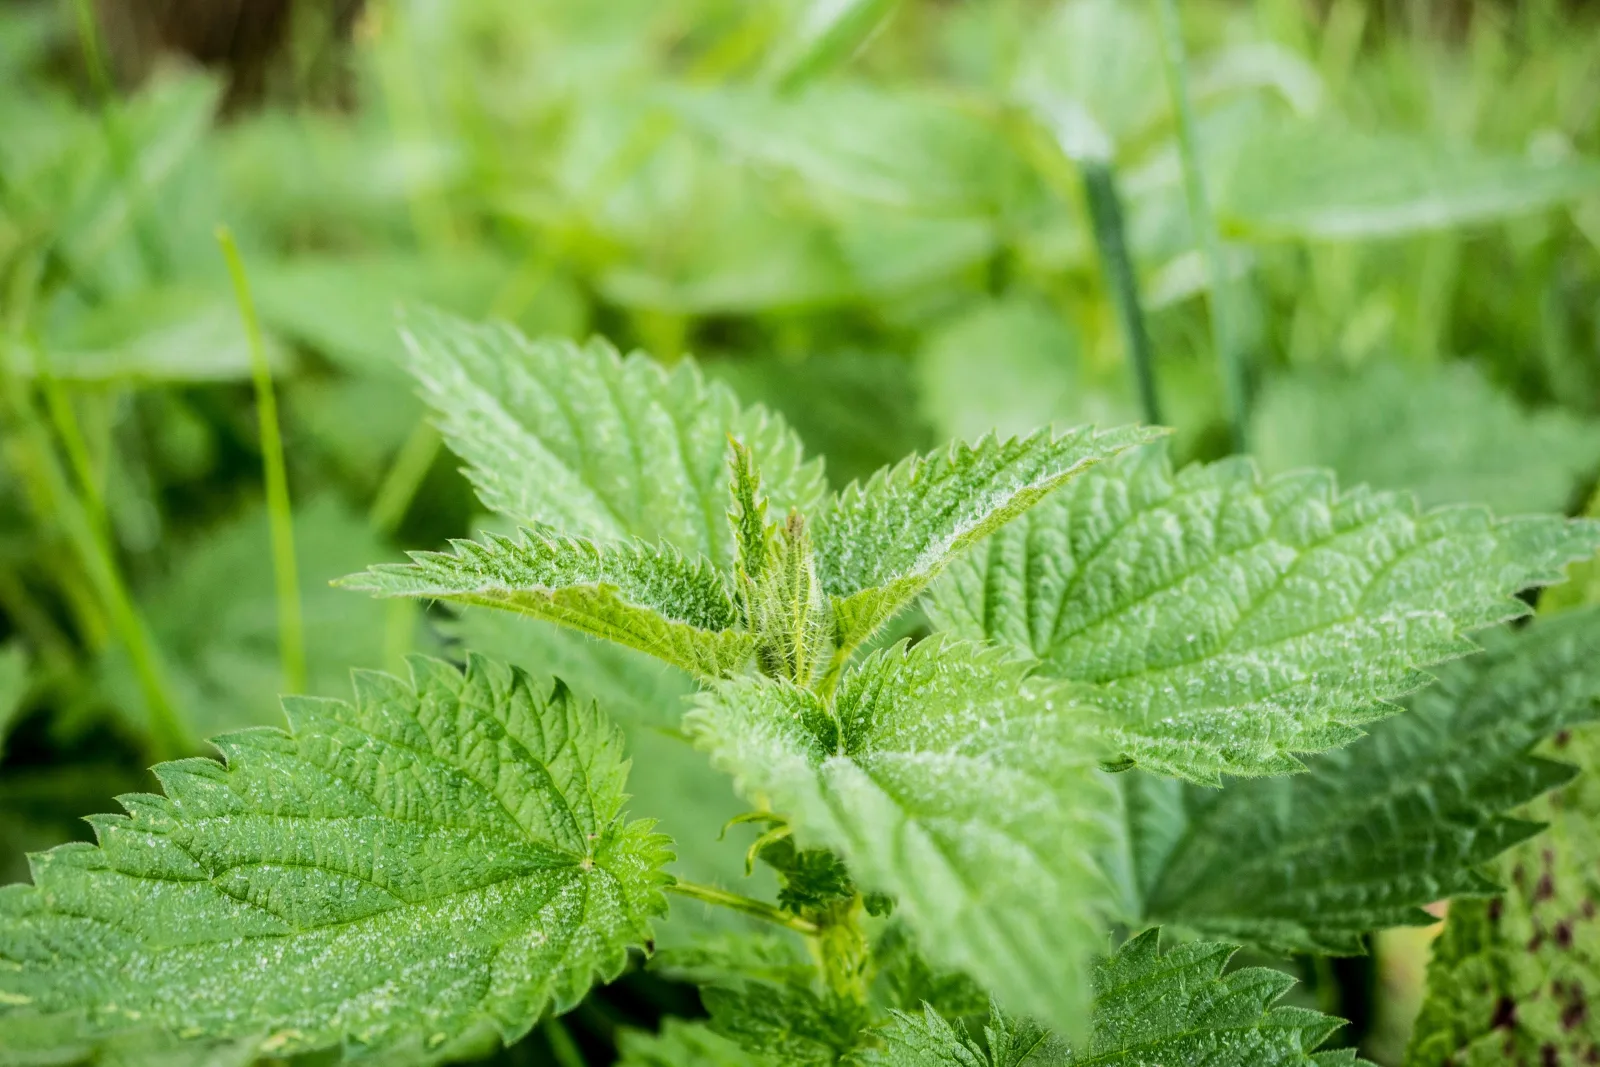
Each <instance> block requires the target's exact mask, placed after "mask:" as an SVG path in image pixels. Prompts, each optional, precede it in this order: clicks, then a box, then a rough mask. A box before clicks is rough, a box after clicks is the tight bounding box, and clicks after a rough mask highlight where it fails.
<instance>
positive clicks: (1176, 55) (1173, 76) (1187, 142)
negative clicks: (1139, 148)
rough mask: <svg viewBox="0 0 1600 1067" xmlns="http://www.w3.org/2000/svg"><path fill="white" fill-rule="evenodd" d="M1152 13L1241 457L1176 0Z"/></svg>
mask: <svg viewBox="0 0 1600 1067" xmlns="http://www.w3.org/2000/svg"><path fill="white" fill-rule="evenodd" d="M1156 8H1157V10H1158V12H1159V14H1160V17H1161V56H1162V60H1163V62H1164V64H1165V66H1166V73H1167V89H1168V91H1169V92H1170V93H1171V96H1172V110H1173V114H1174V116H1175V118H1176V120H1177V127H1178V153H1179V156H1180V158H1181V160H1182V164H1183V189H1184V196H1185V198H1186V199H1187V201H1188V205H1189V219H1190V223H1191V225H1193V226H1194V229H1195V236H1196V241H1197V243H1198V244H1199V246H1200V254H1201V255H1202V256H1203V257H1204V259H1205V262H1206V273H1207V275H1208V276H1209V279H1210V283H1211V286H1210V296H1209V306H1210V311H1211V347H1212V348H1213V349H1215V351H1216V356H1217V367H1218V370H1219V371H1220V373H1221V375H1222V394H1223V400H1224V403H1225V404H1226V406H1227V411H1228V425H1229V428H1230V430H1231V431H1232V435H1233V447H1234V450H1235V451H1238V452H1243V451H1244V450H1245V447H1246V444H1247V440H1246V429H1245V425H1246V419H1247V418H1248V414H1249V413H1248V410H1247V404H1248V402H1249V401H1248V398H1247V395H1246V386H1245V367H1244V353H1243V352H1241V351H1240V349H1239V337H1238V332H1237V328H1236V323H1235V319H1234V307H1233V299H1232V292H1231V289H1232V286H1231V283H1230V282H1229V279H1228V270H1227V264H1226V263H1225V262H1224V261H1223V258H1222V238H1221V237H1220V236H1219V235H1218V233H1217V220H1216V217H1215V216H1214V215H1213V214H1212V213H1211V201H1210V199H1209V198H1208V196H1207V193H1206V183H1205V175H1204V174H1202V173H1201V170H1200V156H1199V150H1198V148H1197V145H1196V138H1195V121H1194V106H1193V104H1192V103H1191V102H1190V99H1189V65H1188V59H1187V57H1186V56H1185V54H1184V48H1183V25H1182V23H1181V22H1180V21H1179V19H1178V2H1177V0H1156Z"/></svg>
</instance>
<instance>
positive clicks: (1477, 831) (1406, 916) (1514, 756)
mask: <svg viewBox="0 0 1600 1067" xmlns="http://www.w3.org/2000/svg"><path fill="white" fill-rule="evenodd" d="M1488 638H1489V639H1488V640H1487V641H1486V645H1487V651H1485V652H1483V653H1480V654H1479V655H1476V656H1471V657H1468V658H1467V659H1464V660H1461V661H1459V662H1456V663H1452V664H1449V665H1448V666H1447V667H1446V668H1445V669H1443V670H1441V671H1440V673H1439V681H1438V682H1436V683H1435V684H1434V685H1432V686H1430V687H1428V688H1427V689H1424V690H1422V691H1421V692H1420V693H1418V694H1416V695H1415V696H1414V697H1412V698H1411V699H1410V700H1409V701H1408V708H1407V710H1406V711H1405V713H1404V714H1401V715H1397V716H1395V717H1394V718H1392V719H1386V720H1384V721H1383V722H1381V723H1378V724H1377V725H1375V726H1374V727H1373V729H1372V735H1371V736H1370V737H1366V738H1363V739H1361V740H1360V741H1357V742H1356V743H1355V744H1353V745H1351V746H1349V747H1348V748H1344V749H1340V750H1338V751H1335V752H1329V753H1325V754H1323V755H1320V756H1317V757H1314V758H1312V759H1309V760H1307V761H1306V762H1307V771H1306V773H1304V774H1297V775H1291V776H1289V777H1286V778H1272V779H1259V780H1253V781H1251V780H1247V781H1239V782H1229V783H1227V785H1226V786H1225V787H1224V788H1223V789H1222V790H1221V791H1220V792H1217V791H1215V790H1207V789H1200V788H1196V787H1192V786H1191V787H1184V786H1182V785H1181V784H1179V783H1175V782H1163V781H1157V780H1154V779H1146V780H1143V781H1139V780H1136V779H1128V778H1122V779H1119V781H1122V782H1124V783H1125V789H1126V790H1129V791H1131V792H1134V793H1137V794H1140V795H1137V796H1130V797H1129V799H1128V805H1129V832H1130V834H1131V835H1132V836H1133V838H1134V840H1131V841H1130V842H1129V851H1128V856H1129V863H1130V866H1131V867H1132V868H1133V873H1134V877H1135V879H1136V881H1137V883H1138V889H1137V896H1138V897H1139V898H1141V899H1142V906H1141V908H1140V913H1141V914H1142V916H1143V917H1144V919H1145V921H1147V922H1168V923H1180V924H1183V925H1185V926H1187V927H1189V928H1191V929H1196V930H1200V931H1202V932H1204V933H1206V934H1208V935H1216V936H1224V937H1230V938H1237V939H1240V940H1244V941H1246V942H1249V943H1253V944H1257V945H1266V946H1270V947H1272V948H1275V949H1279V950H1282V951H1294V952H1321V953H1335V954H1355V953H1360V952H1363V951H1364V949H1363V947H1362V946H1363V942H1362V937H1363V935H1364V934H1365V933H1366V932H1367V931H1370V930H1375V929H1380V928H1382V927H1386V926H1396V925H1402V924H1405V925H1428V924H1430V923H1432V922H1434V921H1435V920H1434V919H1433V917H1432V916H1429V915H1427V914H1426V913H1424V912H1422V911H1421V908H1422V907H1423V906H1424V905H1426V904H1430V903H1432V902H1434V901H1436V900H1442V899H1445V898H1451V897H1464V896H1480V895H1483V894H1485V893H1493V892H1496V889H1495V887H1494V885H1493V883H1492V882H1489V881H1487V880H1486V879H1485V878H1484V877H1483V876H1482V875H1481V874H1479V873H1478V872H1479V870H1480V869H1481V868H1482V867H1483V865H1484V864H1486V863H1489V862H1490V861H1491V860H1493V859H1494V858H1495V857H1496V856H1497V855H1498V854H1499V853H1501V852H1503V851H1504V850H1505V849H1507V848H1509V847H1511V846H1512V845H1514V844H1517V843H1518V842H1520V841H1522V840H1524V839H1526V838H1528V837H1529V836H1531V835H1532V834H1534V833H1535V832H1536V831H1537V830H1538V829H1539V824H1538V823H1532V822H1528V821H1526V820H1524V819H1522V818H1520V817H1517V816H1516V815H1515V814H1514V813H1515V812H1517V810H1518V809H1519V808H1520V807H1521V806H1522V805H1523V804H1526V803H1527V802H1528V801H1530V800H1533V799H1535V798H1536V797H1537V796H1538V795H1539V794H1541V793H1543V792H1545V791H1547V790H1550V789H1553V788H1555V787H1556V786H1559V785H1562V784H1564V783H1565V782H1567V781H1568V780H1569V779H1570V778H1571V777H1572V775H1573V773H1574V770H1573V768H1572V767H1570V766H1568V765H1566V764H1561V763H1553V762H1550V761H1548V760H1545V759H1540V758H1536V757H1534V756H1532V755H1531V751H1532V749H1533V748H1534V746H1535V745H1537V744H1538V743H1539V742H1540V741H1542V740H1543V739H1544V738H1546V737H1549V736H1551V735H1554V734H1555V733H1557V732H1558V731H1561V730H1567V729H1571V728H1574V727H1576V726H1578V725H1580V724H1582V723H1585V722H1589V721H1591V720H1593V719H1594V718H1596V717H1597V716H1600V611H1597V610H1587V611H1583V612H1578V613H1573V614H1571V615H1568V616H1566V617H1558V618H1554V619H1550V620H1541V621H1539V622H1536V623H1534V624H1533V625H1531V626H1528V627H1526V628H1524V629H1522V630H1519V631H1516V632H1515V633H1507V632H1493V633H1491V634H1489V635H1488ZM1162 812H1164V815H1162V814H1161V813H1162Z"/></svg>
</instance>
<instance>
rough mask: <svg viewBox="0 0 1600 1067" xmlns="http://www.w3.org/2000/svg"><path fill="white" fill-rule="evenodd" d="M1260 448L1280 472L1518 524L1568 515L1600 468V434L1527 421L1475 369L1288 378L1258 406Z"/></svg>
mask: <svg viewBox="0 0 1600 1067" xmlns="http://www.w3.org/2000/svg"><path fill="white" fill-rule="evenodd" d="M1250 440H1251V442H1252V443H1253V445H1254V448H1255V450H1256V452H1257V454H1258V455H1260V457H1261V462H1262V465H1263V466H1264V467H1266V468H1267V470H1268V471H1269V473H1270V472H1274V471H1279V470H1291V469H1294V468H1297V467H1302V466H1311V465H1316V466H1327V467H1332V468H1333V469H1334V470H1336V471H1338V472H1339V475H1340V477H1342V478H1344V479H1345V480H1346V481H1350V482H1367V483H1370V484H1372V485H1374V486H1376V487H1377V488H1380V489H1408V490H1411V491H1413V492H1415V493H1416V494H1417V498H1418V499H1419V500H1420V501H1421V502H1422V503H1423V504H1424V505H1426V506H1433V505H1436V504H1458V503H1466V502H1471V503H1475V504H1485V505H1487V506H1489V507H1491V508H1494V509H1495V511H1497V512H1500V513H1502V514H1511V515H1516V514H1521V513H1523V512H1535V511H1562V510H1564V509H1566V508H1567V507H1568V506H1569V505H1570V504H1571V503H1572V502H1573V496H1574V490H1575V489H1577V488H1578V487H1579V486H1580V485H1582V484H1583V483H1584V482H1585V481H1587V480H1588V478H1589V477H1590V476H1591V475H1592V474H1593V473H1594V471H1595V469H1596V467H1600V426H1596V425H1595V424H1593V423H1591V422H1587V421H1584V420H1582V419H1579V418H1578V417H1576V416H1574V415H1572V414H1570V413H1569V412H1567V411H1564V410H1562V409H1559V408H1556V409H1551V410H1545V411H1524V410H1523V409H1522V407H1521V406H1520V405H1519V404H1518V403H1517V402H1516V400H1515V399H1513V398H1512V397H1511V396H1509V395H1507V394H1506V393H1505V392H1504V391H1502V390H1501V389H1500V388H1499V387H1497V386H1496V385H1495V384H1494V383H1493V382H1491V381H1489V380H1488V379H1487V378H1486V377H1485V376H1484V374H1483V372H1482V371H1480V370H1479V369H1478V367H1477V366H1476V365H1475V364H1471V363H1451V364H1447V365H1445V366H1443V367H1438V368H1434V369H1431V370H1426V371H1423V370H1419V369H1417V368H1413V367H1407V366H1405V365H1403V364H1400V363H1396V362H1388V361H1376V360H1375V361H1373V362H1372V363H1371V364H1370V365H1369V366H1366V367H1364V368H1362V369H1361V370H1360V371H1359V372H1357V373H1354V374H1341V375H1333V374H1327V373H1308V372H1302V373H1299V374H1294V375H1285V376H1283V377H1281V378H1279V379H1278V380H1276V381H1274V382H1272V383H1271V384H1270V385H1269V386H1268V387H1267V389H1266V390H1265V392H1264V393H1263V395H1262V397H1261V399H1260V401H1259V403H1257V404H1256V406H1255V412H1254V415H1253V417H1252V424H1251V434H1250Z"/></svg>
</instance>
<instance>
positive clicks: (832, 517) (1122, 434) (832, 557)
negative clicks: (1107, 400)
mask: <svg viewBox="0 0 1600 1067" xmlns="http://www.w3.org/2000/svg"><path fill="white" fill-rule="evenodd" d="M1163 432H1164V431H1161V430H1156V429H1150V428H1147V427H1136V426H1130V427H1123V428H1121V429H1116V430H1106V431H1096V430H1094V429H1093V428H1091V427H1084V428H1080V429H1077V430H1071V431H1069V432H1067V433H1065V434H1062V435H1060V436H1056V435H1053V434H1052V433H1050V432H1049V431H1040V432H1038V433H1035V434H1031V435H1029V436H1027V437H1019V438H1011V439H1008V440H1006V441H1000V440H997V439H996V438H994V437H985V438H983V439H982V440H980V441H978V443H977V444H975V445H966V444H955V445H952V446H950V448H948V449H947V450H945V451H943V452H937V453H934V454H932V455H929V456H913V457H910V458H908V459H906V460H904V461H902V462H901V463H899V464H897V465H895V466H894V467H891V468H886V469H884V470H881V471H879V472H878V473H877V474H875V475H873V476H872V478H871V479H869V480H868V481H867V482H866V483H865V484H861V483H852V484H851V485H850V486H848V487H847V488H846V489H845V490H844V491H843V492H842V493H840V494H839V495H838V496H836V497H835V498H834V499H833V501H832V502H831V503H830V505H829V506H828V508H827V509H826V510H824V511H822V512H821V513H820V514H819V515H818V516H817V518H816V522H815V524H814V526H813V529H812V536H813V538H814V540H815V542H816V547H817V571H818V576H819V577H820V578H821V579H822V586H823V588H824V589H825V590H826V591H827V592H828V594H829V595H830V596H831V597H832V598H833V605H834V611H835V614H836V616H837V622H836V625H837V629H838V638H837V640H838V644H839V647H840V649H841V650H843V651H848V650H850V649H852V648H854V647H855V646H856V645H858V644H860V643H861V642H862V641H864V640H865V639H866V638H867V637H869V636H870V635H871V634H872V632H873V631H874V630H876V629H877V628H878V627H879V626H881V625H882V624H883V623H884V622H885V621H886V620H887V619H889V618H890V617H891V616H892V615H894V614H895V613H896V612H898V611H899V610H900V609H901V608H903V607H905V606H906V605H907V604H909V603H910V602H911V601H912V600H913V599H914V598H915V597H916V596H917V595H918V594H919V593H921V592H922V591H923V590H924V589H925V588H927V586H928V583H930V582H931V581H933V579H934V578H936V577H938V575H939V574H940V572H941V571H943V570H944V568H945V567H946V566H948V565H949V564H950V562H951V561H952V560H954V559H955V558H956V557H957V556H958V555H959V554H960V553H961V552H962V550H963V549H965V548H967V547H968V546H970V545H972V544H974V543H975V542H977V541H978V540H980V539H982V538H983V537H986V536H987V535H989V534H990V533H992V532H994V531H995V530H997V529H999V528H1000V527H1001V526H1003V525H1005V524H1006V523H1008V522H1010V521H1011V520H1013V519H1015V518H1016V517H1017V516H1018V515H1021V514H1022V513H1023V512H1025V511H1026V510H1027V509H1028V508H1030V507H1033V506H1034V505H1035V504H1037V503H1038V502H1039V501H1040V500H1042V499H1043V498H1044V497H1045V495H1046V494H1048V493H1050V492H1051V491H1052V490H1054V489H1056V488H1057V487H1058V486H1060V485H1062V484H1063V483H1065V482H1066V481H1067V480H1068V479H1070V478H1072V477H1073V476H1074V475H1076V474H1080V473H1081V472H1082V471H1084V470H1085V469H1086V468H1088V467H1089V466H1091V465H1092V464H1094V463H1096V462H1098V461H1100V460H1103V459H1107V458H1109V457H1111V456H1114V455H1116V454H1117V453H1119V452H1122V451H1124V450H1125V449H1128V448H1132V447H1133V446H1135V445H1139V444H1143V443H1145V442H1147V441H1152V440H1154V439H1156V438H1157V437H1159V436H1160V435H1161V434H1162V433H1163Z"/></svg>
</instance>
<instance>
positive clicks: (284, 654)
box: [217, 226, 306, 693]
mask: <svg viewBox="0 0 1600 1067" xmlns="http://www.w3.org/2000/svg"><path fill="white" fill-rule="evenodd" d="M217 243H218V244H219V245H221V246H222V256H223V258H224V259H226V260H227V261H228V274H229V275H230V276H231V277H232V279H233V292H234V296H235V297H236V298H237V299H238V302H239V318H240V319H241V320H242V321H243V323H244V332H245V338H246V340H247V341H248V343H249V346H250V372H251V376H252V377H253V378H254V379H255V387H256V414H257V416H258V420H259V423H260V427H261V470H262V475H263V477H264V479H265V481H266V489H267V517H268V520H269V522H270V524H271V530H272V571H273V577H274V579H275V581H276V584H277V590H278V655H279V658H280V660H281V662H282V665H283V682H284V686H285V688H286V689H287V690H288V691H289V692H291V693H299V692H302V691H303V690H304V689H305V686H306V642H305V628H304V624H303V623H302V621H301V613H300V575H299V569H298V567H297V566H296V564H295V554H294V511H293V508H292V506H291V504H290V502H289V476H288V470H287V467H286V465H285V463H284V458H283V433H282V431H281V430H280V428H279V425H278V400H277V396H276V395H275V394H274V393H273V389H272V367H271V366H270V365H269V364H268V363H267V350H266V346H265V345H264V344H263V343H262V340H261V323H260V322H259V321H258V320H257V318H256V306H255V302H254V301H253V300H252V299H251V298H250V280H249V278H248V277H247V276H246V275H245V271H244V260H242V259H241V258H240V257H239V246H238V245H237V244H236V243H235V242H234V240H233V234H232V232H231V231H229V229H228V228H227V227H226V226H218V227H217Z"/></svg>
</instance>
